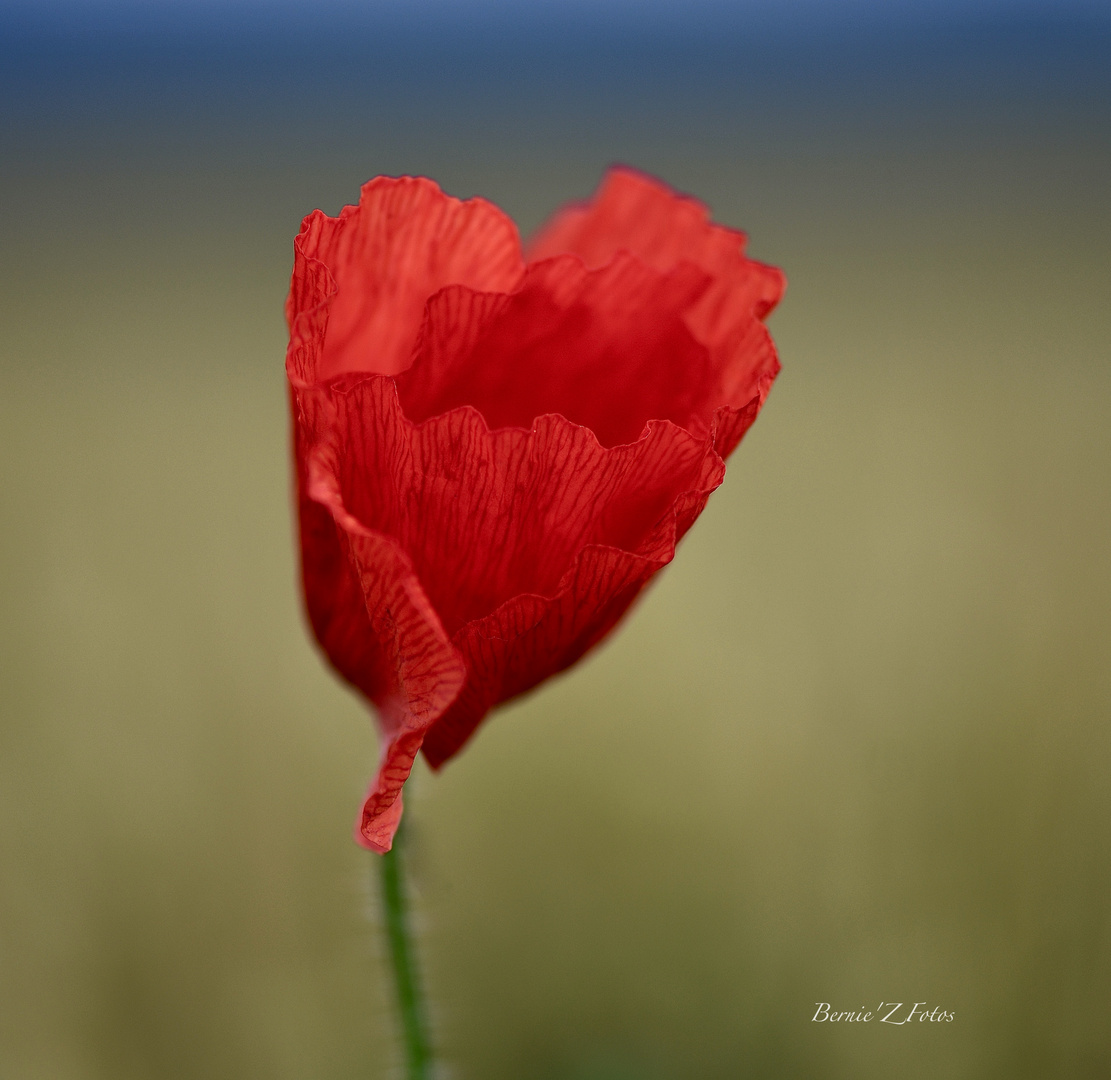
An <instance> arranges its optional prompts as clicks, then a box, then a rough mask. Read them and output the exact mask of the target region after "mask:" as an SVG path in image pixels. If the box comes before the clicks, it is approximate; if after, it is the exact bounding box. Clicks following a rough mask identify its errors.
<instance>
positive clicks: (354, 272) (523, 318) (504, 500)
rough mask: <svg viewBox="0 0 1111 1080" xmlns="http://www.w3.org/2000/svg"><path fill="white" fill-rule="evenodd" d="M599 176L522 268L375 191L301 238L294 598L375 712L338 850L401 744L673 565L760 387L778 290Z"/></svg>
mask: <svg viewBox="0 0 1111 1080" xmlns="http://www.w3.org/2000/svg"><path fill="white" fill-rule="evenodd" d="M743 243H744V236H743V234H741V233H738V232H734V231H732V230H730V229H725V228H721V227H720V226H716V225H711V224H710V223H709V221H708V217H707V213H706V210H705V208H704V207H703V206H702V205H701V204H700V203H697V202H695V201H694V200H692V199H688V198H685V197H683V196H679V195H676V194H674V193H673V192H672V191H670V190H669V189H668V188H666V187H664V186H663V185H662V184H660V183H658V182H657V181H655V180H652V179H650V178H648V177H646V176H643V175H640V174H638V173H635V172H632V171H630V170H627V169H615V170H612V171H611V172H610V173H609V174H608V175H607V177H606V179H605V181H604V183H603V185H602V187H601V189H600V190H599V192H598V193H597V194H596V196H595V197H594V199H593V201H591V202H590V203H587V204H584V205H577V206H572V207H569V208H567V209H564V210H562V211H561V212H559V213H558V214H557V215H556V216H555V218H554V219H553V220H552V221H551V222H549V224H548V225H546V226H545V227H544V228H543V229H541V231H540V233H539V235H538V236H536V237H535V239H534V240H533V241H532V243H531V245H530V246H529V249H528V251H527V253H526V254H525V255H524V256H522V253H521V247H520V242H519V239H518V236H517V230H516V228H515V227H514V225H513V222H512V221H510V220H509V218H508V217H506V215H505V214H503V213H502V212H501V211H500V210H498V209H497V208H496V207H495V206H493V205H491V204H490V203H488V202H485V201H484V200H482V199H470V200H468V201H466V202H460V201H459V200H457V199H453V198H450V197H448V196H446V195H444V194H443V193H442V192H441V191H440V189H439V188H438V187H437V186H436V185H435V184H434V183H433V182H432V181H430V180H424V179H414V178H410V177H404V178H401V179H390V178H386V177H379V178H377V179H375V180H372V181H370V183H368V184H366V185H365V186H364V187H363V189H362V194H361V196H360V199H359V205H358V206H348V207H345V208H344V209H343V210H342V212H341V213H340V214H339V216H338V217H335V218H331V217H328V216H326V215H325V214H324V213H322V212H321V211H319V210H318V211H316V212H315V213H313V214H310V215H309V217H307V218H306V219H305V221H304V224H303V225H302V227H301V232H300V234H299V235H298V237H297V240H296V243H295V245H294V250H295V262H294V268H293V280H292V284H291V287H290V294H289V299H288V301H287V304H286V316H287V319H288V322H289V326H290V344H289V353H288V356H287V360H286V371H287V374H288V377H289V383H290V389H291V398H292V408H293V427H294V454H295V459H296V472H297V490H298V501H299V510H300V526H301V556H302V571H303V582H304V592H305V603H306V607H307V609H308V615H309V619H310V621H311V623H312V627H313V630H314V632H315V634H316V637H317V639H318V641H319V642H320V645H321V646H322V647H323V649H324V651H325V653H326V654H327V655H328V658H329V659H330V660H331V662H332V664H333V665H334V666H335V668H336V670H337V671H338V672H339V673H340V674H341V675H342V676H343V677H344V678H345V679H347V680H348V682H350V683H351V684H352V685H354V686H355V687H356V688H357V689H358V690H360V691H361V692H362V693H363V694H364V695H365V696H366V697H367V698H368V699H369V700H370V701H371V702H373V703H374V705H375V707H376V711H377V716H378V725H379V729H380V736H381V738H380V745H381V760H380V766H379V769H378V774H377V776H376V777H375V779H374V781H373V783H372V785H371V788H370V792H369V794H368V796H367V799H366V802H365V805H364V806H363V809H362V813H361V815H360V818H359V821H358V824H357V828H356V837H357V839H358V840H359V842H360V843H362V844H363V845H364V846H366V847H369V848H372V849H373V850H375V851H387V850H389V847H390V843H391V839H392V837H393V834H394V831H395V830H396V828H397V823H398V820H399V819H400V816H401V787H402V785H403V784H404V782H405V780H406V778H407V777H408V775H409V771H410V769H411V768H412V765H413V760H414V758H415V756H416V754H417V752H418V751H419V750H422V749H423V751H424V754H425V757H426V758H427V759H428V761H429V763H430V764H431V765H432V767H433V768H436V767H438V766H440V765H442V764H443V763H444V762H445V761H447V760H448V759H449V758H450V757H452V755H454V754H455V753H457V752H458V751H459V749H460V748H461V747H462V746H463V744H464V743H465V742H466V741H467V740H468V739H469V738H470V736H471V735H472V734H473V733H474V731H475V729H476V727H477V726H478V724H479V723H480V722H481V720H482V719H483V717H484V716H485V715H486V713H487V712H488V711H489V710H490V709H491V708H492V707H493V706H495V705H497V704H499V703H500V702H503V701H506V700H508V699H509V698H512V697H514V696H516V695H517V694H521V693H523V692H524V691H526V690H529V689H530V688H531V687H534V686H535V685H536V684H537V683H539V682H541V681H542V680H543V679H546V678H547V677H548V676H549V675H554V674H555V673H556V672H558V671H561V670H563V669H564V668H566V667H567V666H568V665H569V664H572V663H574V662H575V661H576V660H577V659H578V658H579V657H580V656H582V655H583V653H585V652H586V651H587V650H588V649H589V648H591V646H593V645H595V644H597V643H598V642H599V641H600V640H601V639H602V638H603V637H605V635H606V634H607V633H609V631H610V630H611V629H612V628H613V626H614V624H615V623H616V622H617V621H618V619H620V618H621V616H622V615H623V614H624V612H625V611H626V609H627V608H628V607H629V605H630V604H631V603H632V602H633V600H634V599H635V598H636V596H637V595H638V594H639V593H640V591H641V590H642V589H643V588H644V586H645V585H646V584H647V583H648V581H649V580H650V579H651V578H652V576H653V575H654V574H655V573H656V572H657V571H658V570H659V569H660V568H661V567H663V566H664V565H666V564H667V563H668V562H670V561H671V558H672V556H673V555H674V554H675V545H676V544H677V543H678V541H679V540H680V538H681V537H682V536H683V534H684V533H685V532H686V531H687V529H689V528H690V526H691V524H692V523H693V522H694V519H695V518H696V517H697V516H698V515H699V513H700V512H701V511H702V508H703V506H704V505H705V504H706V499H707V498H708V497H709V494H710V492H712V491H713V490H714V488H716V487H717V486H718V484H720V483H721V481H722V477H723V475H724V472H725V465H724V460H723V459H724V458H725V457H726V456H727V455H728V454H729V453H730V451H731V450H732V449H733V448H734V447H735V446H736V444H737V442H738V441H739V440H740V438H741V436H742V435H743V434H744V432H745V430H746V429H747V428H748V426H749V425H750V424H751V423H752V422H753V420H754V419H755V418H756V414H757V413H758V412H759V410H760V407H761V405H762V404H763V402H764V398H765V397H766V396H767V393H768V390H769V388H770V386H771V383H772V380H773V379H774V378H775V375H776V373H777V371H778V370H779V363H778V361H777V359H776V355H775V348H774V346H773V344H772V340H771V338H770V336H769V335H768V332H767V330H766V329H765V327H764V324H763V322H762V319H763V318H764V316H765V315H767V313H768V312H769V311H770V310H771V309H772V307H773V306H774V305H775V304H776V302H777V301H778V300H779V298H780V296H781V294H782V292H783V286H784V280H783V276H782V274H781V273H780V272H779V271H778V270H776V269H774V268H773V267H769V266H764V265H762V264H760V263H757V262H753V261H751V260H750V259H747V258H745V256H744V255H743Z"/></svg>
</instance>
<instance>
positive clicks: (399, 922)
mask: <svg viewBox="0 0 1111 1080" xmlns="http://www.w3.org/2000/svg"><path fill="white" fill-rule="evenodd" d="M378 865H379V872H380V875H381V881H382V910H383V912H384V914H385V919H386V937H387V939H388V940H389V945H390V966H391V968H392V970H393V984H394V994H395V996H396V998H397V1010H398V1014H399V1016H400V1019H401V1031H402V1037H403V1039H404V1043H405V1063H406V1072H405V1076H406V1080H431V1077H432V1047H431V1043H430V1041H429V1038H428V1019H427V1013H426V1009H425V1003H424V996H423V994H422V992H421V986H420V979H419V978H418V976H417V960H416V949H415V947H414V944H413V933H412V927H411V926H410V924H409V897H408V891H407V889H406V881H405V828H404V826H403V827H402V828H399V829H398V830H397V835H396V836H395V837H394V838H393V849H392V850H390V851H388V852H387V853H386V854H385V855H381V856H378Z"/></svg>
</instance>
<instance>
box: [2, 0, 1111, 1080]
mask: <svg viewBox="0 0 1111 1080" xmlns="http://www.w3.org/2000/svg"><path fill="white" fill-rule="evenodd" d="M0 99H2V103H3V105H2V114H0V124H2V127H0V161H2V168H0V234H2V237H3V239H2V241H0V251H2V257H0V321H2V326H3V335H2V338H0V465H2V469H3V497H2V499H0V639H2V642H0V715H2V723H0V1076H2V1077H4V1078H9V1077H10V1078H12V1080H102V1078H103V1080H178V1078H180V1080H198V1078H203V1080H242V1078H252V1080H254V1078H257V1080H355V1078H365V1077H371V1078H385V1077H388V1076H392V1075H398V1074H397V1071H396V1070H397V1066H398V1060H399V1059H398V1056H397V1053H396V1051H395V1049H394V1019H393V1014H392V1012H391V1006H390V1000H389V998H388V996H387V993H386V988H385V983H384V978H383V974H384V973H383V968H382V954H381V947H380V943H379V940H378V935H377V918H378V915H377V897H376V892H375V890H374V888H373V879H372V877H371V873H372V870H373V869H374V868H373V857H372V856H370V855H369V854H368V853H366V852H364V851H362V850H361V849H359V848H357V847H356V846H355V845H354V843H353V842H352V840H351V838H350V833H351V827H352V822H353V820H354V816H355V813H356V810H357V808H358V806H359V803H360V799H361V796H362V793H363V790H364V786H365V784H366V782H367V780H368V778H369V776H370V773H371V770H372V768H373V764H374V760H375V743H374V735H373V730H372V725H371V723H370V720H369V718H368V715H367V713H366V710H365V709H364V707H363V705H362V704H361V703H360V702H359V701H357V700H356V699H355V698H354V697H353V696H352V695H351V694H349V693H348V692H347V691H346V690H345V689H344V688H343V687H342V686H340V685H339V684H338V682H337V681H336V680H335V679H334V678H333V677H332V676H331V675H330V674H329V671H328V670H327V669H326V668H325V666H324V665H323V663H322V662H321V660H320V658H319V656H318V655H317V653H316V652H315V651H314V649H313V647H312V646H311V645H310V643H309V640H308V638H307V636H306V633H305V629H304V627H303V624H302V619H301V614H300V608H299V600H298V596H297V591H296V571H295V561H294V552H293V547H292V537H293V532H292V526H291V520H290V470H289V453H288V445H287V440H288V421H287V415H286V396H285V394H286V392H285V383H284V375H283V368H282V363H283V355H284V348H285V328H284V324H283V321H282V314H281V309H282V301H283V298H284V295H285V290H286V287H287V284H288V280H289V271H290V267H291V263H292V240H293V236H294V235H295V233H296V232H297V229H298V227H299V224H300V221H301V218H302V216H303V215H304V214H306V213H308V212H309V211H310V210H312V209H313V208H314V207H323V208H324V209H325V210H327V211H329V212H332V213H334V212H336V211H337V210H338V209H339V208H340V207H341V206H342V205H343V204H344V203H347V202H351V201H354V200H355V199H356V198H357V194H358V188H359V185H360V183H361V182H362V181H364V180H366V179H368V178H369V177H370V176H372V175H375V174H378V173H388V174H400V173H417V174H427V175H429V176H432V177H434V178H435V179H436V180H438V181H439V182H440V184H441V185H442V186H443V187H444V188H445V189H446V190H447V191H449V192H451V193H452V194H455V195H459V196H469V195H472V194H482V195H484V196H486V197H488V198H490V199H492V200H493V201H495V202H497V203H498V204H500V205H501V206H502V207H504V208H505V209H506V210H507V211H508V212H509V213H510V214H511V215H512V216H513V217H514V218H515V219H516V221H517V222H518V223H519V225H520V227H521V229H522V231H523V232H524V233H526V234H527V233H528V232H529V231H530V230H532V229H533V228H534V227H535V226H536V225H537V224H538V223H539V222H540V221H541V220H542V219H543V218H544V217H545V216H546V215H547V214H548V213H549V212H550V211H551V210H552V209H553V208H554V207H555V206H557V205H558V204H559V203H561V202H563V201H565V200H566V199H569V198H581V197H584V196H586V195H587V194H588V193H589V192H590V191H591V190H592V189H593V187H594V186H595V184H596V183H597V181H598V179H599V177H600V175H601V172H602V170H603V169H604V168H605V166H606V165H607V164H609V163H611V162H614V161H622V162H627V163H630V164H633V165H636V166H638V167H640V168H642V169H645V170H647V171H649V172H652V173H655V174H657V175H659V176H660V177H662V178H664V179H665V180H667V181H668V182H669V183H671V184H672V185H674V186H676V187H677V188H679V189H682V190H684V191H689V192H691V193H693V194H695V195H697V196H698V197H700V198H701V199H703V200H705V201H706V202H708V203H709V205H710V206H711V207H712V209H713V212H714V215H715V217H716V219H717V220H718V221H721V222H723V223H726V224H728V225H732V226H737V227H742V228H745V229H746V230H748V232H749V233H750V245H749V250H750V252H751V253H752V255H753V256H754V257H756V258H759V259H763V260H765V261H768V262H772V263H775V264H777V265H779V266H782V267H784V268H785V270H786V272H787V275H788V279H789V282H790V284H789V289H788V293H787V297H786V299H785V301H784V303H783V305H782V306H781V308H780V309H779V311H777V313H776V314H775V315H774V316H773V318H772V320H771V326H772V330H773V333H774V335H775V337H776V340H777V342H778V343H779V347H780V351H781V356H782V360H783V364H784V370H783V374H782V375H781V377H780V379H779V381H778V382H777V384H776V386H775V388H774V390H773V392H772V395H771V397H770V399H769V401H768V404H767V406H766V409H765V411H764V413H763V414H762V415H761V417H760V419H759V422H758V423H757V424H756V426H755V427H754V428H753V430H752V431H751V433H750V434H749V435H748V437H747V438H746V440H745V442H744V443H743V444H742V445H741V447H740V448H739V450H738V451H737V453H736V454H735V456H734V457H733V459H732V460H731V462H730V467H729V475H728V477H727V479H726V482H725V485H724V486H723V488H722V489H721V490H720V491H719V492H718V493H716V494H715V496H714V497H713V499H712V500H711V502H710V505H709V507H708V509H707V510H706V512H705V514H704V516H703V518H702V520H701V521H700V522H699V523H698V525H697V526H696V527H695V528H694V530H693V531H692V532H691V534H690V536H689V537H688V539H687V540H686V541H685V542H684V544H683V545H682V547H681V548H680V551H679V554H678V557H677V559H676V561H675V563H674V565H673V566H672V567H671V568H669V569H668V570H667V571H666V572H665V573H664V574H663V576H662V578H661V579H660V580H659V582H658V584H657V585H656V586H655V588H654V589H653V590H652V591H651V592H650V594H649V595H648V596H647V597H646V598H645V600H644V601H643V602H642V603H641V605H640V606H639V608H638V609H637V610H636V611H635V612H634V614H633V615H632V617H631V618H630V619H629V621H628V622H627V624H626V625H625V627H624V629H623V630H622V631H621V632H620V633H619V634H618V635H617V636H615V637H614V638H613V639H611V641H610V643H608V644H607V645H606V646H605V647H604V648H602V649H601V650H599V651H598V652H597V653H596V654H594V655H593V656H592V657H591V658H590V659H589V661H588V662H586V663H585V664H583V665H582V666H580V667H579V668H577V669H576V670H574V671H573V672H572V673H570V674H568V675H567V676H565V677H563V678H561V679H559V680H557V681H555V682H553V683H551V684H549V685H548V686H546V687H544V688H543V689H542V690H541V691H540V692H538V693H536V694H535V695H533V696H531V697H529V698H527V699H525V700H523V701H521V702H519V703H517V704H515V705H513V706H512V707H509V708H506V709H504V710H503V711H501V712H500V713H499V714H496V715H495V716H494V717H493V718H492V719H491V720H490V721H489V722H488V724H487V726H486V727H485V728H484V730H483V731H482V732H481V733H480V735H479V736H478V738H477V739H476V740H475V742H474V743H473V744H472V745H471V746H470V748H469V749H468V750H467V751H466V752H465V753H464V754H463V755H462V756H461V757H460V758H458V759H457V760H455V761H454V762H452V763H451V764H450V765H449V766H448V767H447V769H446V770H445V771H444V772H443V773H442V774H441V775H439V776H433V775H431V774H430V773H429V772H428V771H427V770H426V769H424V768H423V766H422V767H419V768H418V771H417V775H416V776H415V780H414V782H413V783H412V784H411V785H410V788H409V789H408V790H409V791H410V792H411V794H410V795H408V796H407V807H408V820H409V822H410V824H411V827H412V835H411V839H412V848H413V861H414V864H415V865H414V873H415V887H416V890H417V907H418V915H419V921H420V927H421V935H422V948H423V955H424V961H425V975H426V982H427V984H428V988H429V991H430V993H431V996H432V999H433V1008H434V1019H435V1027H436V1034H437V1041H438V1044H439V1046H440V1048H441V1050H442V1053H443V1057H444V1059H445V1061H446V1062H447V1063H448V1065H449V1072H448V1073H447V1074H446V1075H449V1076H451V1077H455V1078H457V1080H520V1078H528V1080H734V1078H742V1077H744V1078H747V1077H760V1078H773V1077H774V1078H779V1077H784V1078H787V1077H792V1078H794V1077H797V1078H808V1080H880V1078H885V1080H886V1078H890V1077H893V1076H896V1077H900V1078H906V1080H917V1078H922V1080H926V1078H931V1080H933V1078H936V1077H942V1076H944V1077H948V1078H953V1080H960V1078H1007V1080H1014V1078H1024V1077H1030V1078H1034V1077H1037V1078H1046V1077H1061V1078H1069V1080H1088V1078H1093V1080H1094V1078H1097V1077H1098V1078H1102V1077H1106V1076H1108V1075H1111V1027H1109V1026H1108V1024H1107V1020H1106V1013H1107V1007H1108V1004H1109V1002H1111V784H1108V781H1107V777H1108V769H1109V765H1111V725H1109V724H1108V720H1109V712H1111V663H1109V661H1111V559H1109V557H1108V556H1109V547H1111V425H1109V423H1108V403H1109V401H1111V364H1109V363H1108V341H1109V340H1111V264H1109V255H1108V252H1109V250H1111V248H1109V244H1111V200H1109V199H1108V177H1109V175H1111V17H1109V14H1108V8H1107V6H1106V5H1105V4H1104V3H1096V2H1095V0H1093V2H1092V3H1088V4H1085V3H1080V2H1073V0H1060V2H1057V3H1053V4H1051V3H1050V2H1049V0H1044V2H1036V0H1032V2H1030V3H1027V4H1015V3H995V4H992V3H989V2H986V0H985V2H979V3H978V2H974V0H964V2H961V0H952V2H950V3H944V2H943V0H933V2H930V0H920V2H918V3H905V4H885V3H881V2H880V0H851V2H844V3H834V2H833V0H809V2H807V0H795V2H792V3H780V4H776V5H767V4H758V3H756V2H755V0H750V2H741V3H725V2H724V0H723V2H722V3H713V2H711V0H688V2H687V3H686V4H682V5H680V3H679V2H678V0H675V2H674V3H671V2H665V0H657V2H649V0H644V2H641V3H637V2H635V0H595V2H593V3H587V2H586V0H582V2H572V0H568V2H565V3H555V2H543V0H534V2H533V3H531V4H530V5H528V6H524V5H521V4H511V3H509V0H505V2H504V3H496V2H494V0H487V2H485V3H483V2H481V0H460V2H459V3H455V4H451V3H448V2H447V0H440V2H436V0H408V2H404V3H403V2H401V0H366V2H364V3H362V4H358V5H355V4H352V5H350V6H344V5H342V4H341V3H338V2H324V3H321V4H316V5H312V6H305V7H294V6H289V5H286V6H282V5H280V4H278V3H274V2H271V3H267V2H265V0H256V2H255V3H249V2H247V0H240V2H238V3H230V4H218V3H211V4H208V5H202V4H199V3H186V2H184V0H181V2H178V3H172V2H168V3H161V4H158V5H154V4H147V3H139V2H135V3H133V4H125V3H122V2H119V3H115V4H112V3H110V2H109V0H102V2H100V3H95V2H89V3H78V2H76V0H71V2H68V3H67V2H64V0H46V2H40V3H38V4H37V5H34V6H32V5H31V4H29V3H27V4H11V3H8V4H7V5H5V6H3V7H2V8H0ZM881 1001H888V1002H900V1001H901V1002H907V1003H908V1007H909V1004H911V1003H914V1002H926V1003H927V1006H926V1007H927V1008H932V1007H933V1006H935V1005H936V1006H939V1007H940V1008H942V1009H944V1010H947V1011H951V1012H953V1013H954V1014H955V1020H954V1021H953V1022H951V1023H945V1024H938V1023H926V1024H921V1025H920V1024H917V1023H915V1024H911V1025H904V1026H893V1025H890V1024H886V1025H885V1024H880V1023H876V1022H872V1023H869V1024H852V1025H842V1024H838V1025H832V1024H829V1023H814V1022H812V1020H811V1017H812V1016H813V1015H814V1013H815V1011H816V1005H817V1003H819V1002H829V1003H831V1004H832V1006H833V1008H834V1009H836V1010H841V1009H844V1010H850V1009H861V1008H864V1009H875V1008H876V1006H877V1005H878V1003H879V1002H881Z"/></svg>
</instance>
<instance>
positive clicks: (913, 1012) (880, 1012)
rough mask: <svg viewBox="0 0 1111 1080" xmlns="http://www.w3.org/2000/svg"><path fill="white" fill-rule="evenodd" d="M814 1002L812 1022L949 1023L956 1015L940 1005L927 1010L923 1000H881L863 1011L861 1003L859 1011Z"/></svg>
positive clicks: (823, 1002) (826, 1002)
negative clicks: (816, 1008)
mask: <svg viewBox="0 0 1111 1080" xmlns="http://www.w3.org/2000/svg"><path fill="white" fill-rule="evenodd" d="M814 1004H815V1005H817V1006H818V1011H817V1012H816V1013H815V1014H814V1015H813V1016H812V1017H811V1018H810V1022H811V1023H813V1024H826V1023H829V1024H836V1023H838V1022H842V1023H846V1024H867V1023H870V1022H871V1021H872V1020H878V1021H879V1022H880V1023H881V1024H896V1025H902V1024H909V1023H910V1022H911V1021H912V1020H917V1021H918V1022H919V1023H922V1022H923V1021H926V1020H929V1021H930V1022H932V1023H935V1024H951V1023H952V1022H953V1018H954V1017H955V1016H956V1015H957V1014H956V1013H955V1012H949V1011H948V1010H946V1009H943V1008H942V1007H941V1006H940V1005H935V1006H934V1007H933V1008H932V1009H930V1010H929V1011H927V1010H926V1005H927V1004H928V1003H927V1002H925V1001H916V1002H914V1003H913V1004H911V1003H910V1002H905V1003H904V1002H902V1001H881V1002H880V1003H879V1006H878V1007H877V1008H876V1011H875V1012H871V1011H868V1012H865V1011H864V1006H863V1005H861V1007H860V1011H859V1012H838V1011H836V1010H835V1009H834V1008H833V1006H832V1005H830V1003H829V1002H828V1001H815V1002H814Z"/></svg>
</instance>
